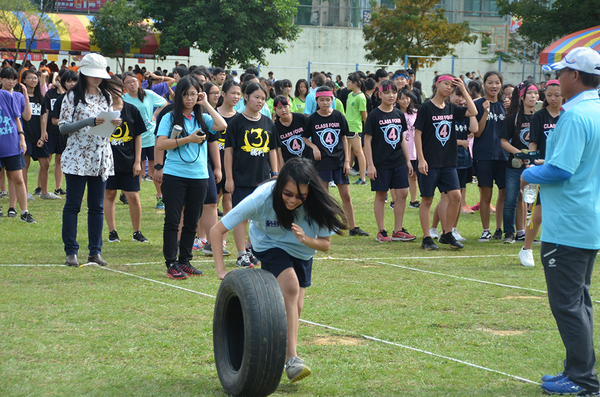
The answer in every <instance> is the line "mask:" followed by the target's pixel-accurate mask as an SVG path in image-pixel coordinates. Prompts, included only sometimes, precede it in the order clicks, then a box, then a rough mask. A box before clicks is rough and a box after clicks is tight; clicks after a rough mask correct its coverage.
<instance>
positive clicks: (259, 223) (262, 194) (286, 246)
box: [221, 181, 334, 261]
mask: <svg viewBox="0 0 600 397" xmlns="http://www.w3.org/2000/svg"><path fill="white" fill-rule="evenodd" d="M274 188H275V181H270V182H266V183H264V184H262V185H260V186H258V187H257V188H256V189H255V190H254V192H253V193H252V194H251V195H250V196H248V197H246V198H245V199H244V200H242V202H241V203H239V204H238V205H236V206H235V207H234V208H233V209H232V210H231V211H229V212H228V213H227V215H225V216H224V217H223V219H221V222H222V223H223V226H225V228H227V230H232V229H233V228H234V227H235V226H236V225H238V224H239V223H241V222H242V221H244V220H245V219H250V228H249V229H248V233H249V235H250V240H252V249H254V250H255V251H257V252H263V251H266V250H268V249H271V248H281V249H282V250H284V251H285V252H287V253H288V254H289V255H290V256H293V257H294V258H298V259H301V260H304V261H307V260H309V259H311V258H312V257H313V256H314V255H315V254H316V253H317V251H316V250H314V249H312V248H310V247H307V246H306V245H304V244H302V243H301V242H300V241H298V239H297V238H296V235H295V234H294V232H292V231H291V230H285V229H284V228H282V227H281V226H279V222H278V221H277V214H276V213H275V210H274V209H273V189H274ZM294 211H295V213H296V220H295V221H294V223H295V224H296V225H298V226H300V227H301V228H302V230H304V234H306V235H307V236H309V237H313V238H318V237H329V236H331V235H332V234H334V232H333V231H331V230H329V229H327V228H322V227H320V226H319V225H318V224H317V223H316V222H314V221H313V220H312V219H308V217H307V216H306V212H304V205H301V206H300V207H298V208H296V209H295V210H294Z"/></svg>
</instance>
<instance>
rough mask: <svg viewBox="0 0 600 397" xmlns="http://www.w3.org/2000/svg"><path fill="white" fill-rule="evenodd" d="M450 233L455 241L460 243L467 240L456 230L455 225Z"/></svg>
mask: <svg viewBox="0 0 600 397" xmlns="http://www.w3.org/2000/svg"><path fill="white" fill-rule="evenodd" d="M452 235H453V236H454V238H455V239H456V241H459V242H461V243H464V242H465V241H467V239H466V238H464V237H463V236H461V235H460V233H459V232H458V229H457V228H455V227H453V228H452Z"/></svg>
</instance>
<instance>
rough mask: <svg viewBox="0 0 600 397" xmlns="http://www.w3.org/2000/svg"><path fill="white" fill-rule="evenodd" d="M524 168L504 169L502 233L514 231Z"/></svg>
mask: <svg viewBox="0 0 600 397" xmlns="http://www.w3.org/2000/svg"><path fill="white" fill-rule="evenodd" d="M523 170H524V169H520V168H519V169H515V168H507V169H506V187H505V189H504V194H505V196H504V211H503V212H502V217H503V219H502V223H504V233H506V232H510V233H514V232H515V220H516V217H517V203H518V202H519V194H521V174H522V173H523Z"/></svg>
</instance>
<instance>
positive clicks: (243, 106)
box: [233, 96, 271, 118]
mask: <svg viewBox="0 0 600 397" xmlns="http://www.w3.org/2000/svg"><path fill="white" fill-rule="evenodd" d="M233 109H234V110H235V111H236V112H238V113H242V112H243V111H244V110H246V104H245V103H244V97H243V96H242V97H241V98H240V100H239V101H238V103H237V104H236V105H235V106H234V107H233ZM259 113H260V114H264V115H265V116H267V117H268V118H271V111H270V110H269V106H268V105H267V102H266V101H265V104H264V105H263V107H262V109H260V112H259Z"/></svg>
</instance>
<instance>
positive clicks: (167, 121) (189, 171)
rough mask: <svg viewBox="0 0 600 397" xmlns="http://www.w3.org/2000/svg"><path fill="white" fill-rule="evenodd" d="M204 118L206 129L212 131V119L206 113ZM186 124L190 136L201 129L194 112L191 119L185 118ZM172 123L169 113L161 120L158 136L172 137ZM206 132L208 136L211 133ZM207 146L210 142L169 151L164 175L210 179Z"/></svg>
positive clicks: (191, 144)
mask: <svg viewBox="0 0 600 397" xmlns="http://www.w3.org/2000/svg"><path fill="white" fill-rule="evenodd" d="M202 117H204V122H205V123H206V127H208V129H209V130H212V126H213V124H214V122H213V119H212V117H211V116H210V115H208V114H206V113H203V114H202ZM184 122H185V130H186V132H187V133H188V134H191V133H193V132H194V131H196V130H197V129H198V128H200V126H199V125H198V123H197V122H196V118H195V116H194V112H192V115H191V117H190V118H189V119H188V118H187V117H184ZM172 123H173V113H172V112H169V113H167V114H165V115H164V117H163V118H162V119H161V120H160V124H159V125H158V133H157V136H161V135H163V136H166V137H171V131H172V127H171V124H172ZM204 132H205V133H206V134H208V133H209V131H204ZM207 138H208V137H207ZM207 146H208V140H206V141H204V143H203V144H202V145H199V144H197V143H187V144H185V145H180V146H179V147H178V148H175V149H173V150H167V159H166V161H165V164H164V168H163V174H167V175H173V176H178V177H180V178H188V179H208V165H207V153H208V152H207Z"/></svg>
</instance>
